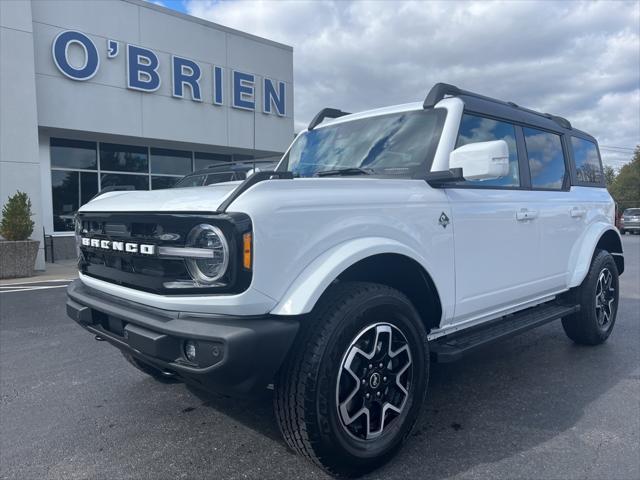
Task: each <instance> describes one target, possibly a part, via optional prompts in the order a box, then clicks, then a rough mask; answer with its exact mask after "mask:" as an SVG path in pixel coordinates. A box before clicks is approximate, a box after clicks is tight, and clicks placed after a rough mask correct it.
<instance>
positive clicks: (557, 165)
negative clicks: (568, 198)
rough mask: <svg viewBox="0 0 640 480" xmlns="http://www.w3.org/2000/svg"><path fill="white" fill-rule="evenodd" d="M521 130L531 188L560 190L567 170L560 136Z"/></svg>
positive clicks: (530, 129) (533, 130)
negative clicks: (527, 159) (529, 171)
mask: <svg viewBox="0 0 640 480" xmlns="http://www.w3.org/2000/svg"><path fill="white" fill-rule="evenodd" d="M522 130H523V132H524V142H525V145H526V147H527V157H528V158H529V169H530V170H531V186H532V187H533V188H540V189H544V190H562V186H563V185H564V180H565V177H566V174H567V169H566V167H565V163H564V153H563V151H562V142H561V140H560V135H556V134H555V133H549V132H544V131H542V130H538V129H535V128H523V129H522Z"/></svg>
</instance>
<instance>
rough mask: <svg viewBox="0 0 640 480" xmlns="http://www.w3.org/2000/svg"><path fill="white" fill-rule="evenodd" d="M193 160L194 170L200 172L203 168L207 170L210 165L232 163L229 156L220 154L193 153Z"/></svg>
mask: <svg viewBox="0 0 640 480" xmlns="http://www.w3.org/2000/svg"><path fill="white" fill-rule="evenodd" d="M193 158H194V169H195V170H202V169H203V168H207V167H209V166H211V165H220V164H222V163H231V161H232V157H231V155H223V154H221V153H205V152H195V153H194V155H193Z"/></svg>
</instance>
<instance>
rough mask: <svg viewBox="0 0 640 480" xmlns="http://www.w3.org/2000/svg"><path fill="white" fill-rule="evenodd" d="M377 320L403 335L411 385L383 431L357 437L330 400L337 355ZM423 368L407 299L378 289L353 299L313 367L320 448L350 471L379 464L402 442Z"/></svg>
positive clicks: (421, 345)
mask: <svg viewBox="0 0 640 480" xmlns="http://www.w3.org/2000/svg"><path fill="white" fill-rule="evenodd" d="M379 322H384V323H388V324H391V325H393V326H395V327H396V328H398V329H399V330H400V331H401V332H402V333H403V335H404V336H405V338H406V340H407V342H408V345H409V349H410V351H411V356H412V362H413V363H412V365H413V373H412V383H411V388H410V394H409V398H408V399H407V404H406V405H405V408H404V410H403V413H402V414H401V416H400V417H398V418H396V420H395V421H394V422H393V423H392V424H391V425H389V426H388V427H386V428H389V430H388V431H385V432H384V433H383V434H382V435H381V436H380V437H379V438H377V439H375V440H372V441H363V440H357V439H355V438H354V437H352V436H351V435H349V434H348V433H347V432H346V431H345V429H344V428H343V426H342V424H341V420H340V418H339V414H338V408H337V405H336V400H335V399H336V390H337V380H338V373H339V371H340V368H341V364H342V359H343V357H344V355H345V353H346V351H347V349H348V347H349V345H350V344H351V342H352V341H353V340H354V339H355V338H356V336H357V335H358V334H359V333H360V332H361V331H363V330H364V329H365V328H367V327H368V326H370V325H372V324H374V323H379ZM428 372H429V356H428V349H427V343H426V335H425V333H424V329H423V327H422V325H421V323H420V320H419V317H418V314H417V313H416V311H415V309H414V308H413V306H412V305H411V304H410V303H409V302H408V300H406V299H404V298H402V297H401V296H399V295H398V296H396V295H390V294H382V293H381V294H377V295H375V296H370V297H368V298H358V299H357V301H355V302H353V304H351V305H350V308H349V309H347V310H346V312H345V313H344V314H343V316H342V318H341V319H340V321H339V322H338V324H337V327H336V328H335V329H334V331H333V332H332V334H331V336H330V338H329V341H328V342H327V345H326V349H325V351H324V354H323V356H322V360H321V361H320V364H319V368H318V376H317V379H318V381H319V384H318V389H317V392H316V400H317V401H316V407H317V419H318V422H319V429H320V432H321V438H320V439H321V443H322V447H321V448H322V450H324V451H326V454H327V455H331V456H333V457H334V458H335V457H342V458H341V459H340V462H341V463H345V464H350V465H352V466H353V467H354V469H355V470H358V469H362V468H372V467H374V466H375V465H377V464H381V463H384V462H385V461H386V459H387V458H388V457H389V456H390V455H392V454H393V453H394V452H395V450H397V448H398V447H399V446H400V445H401V444H402V442H403V440H404V439H405V438H406V436H407V435H408V434H409V433H410V431H411V428H412V427H413V425H414V423H415V421H416V419H417V417H418V414H419V411H420V408H421V406H422V403H423V402H424V397H425V393H426V390H427V384H428ZM386 428H385V430H386Z"/></svg>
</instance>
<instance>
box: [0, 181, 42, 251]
mask: <svg viewBox="0 0 640 480" xmlns="http://www.w3.org/2000/svg"><path fill="white" fill-rule="evenodd" d="M32 216H33V212H32V211H31V200H30V199H29V195H27V194H26V193H24V192H20V191H17V192H16V194H15V195H13V196H11V197H9V200H8V201H7V203H5V205H4V207H2V220H1V221H0V235H2V236H3V237H4V238H5V239H7V240H12V241H19V240H27V239H28V238H29V237H30V236H31V234H32V233H33V225H34V222H33V220H31V217H32Z"/></svg>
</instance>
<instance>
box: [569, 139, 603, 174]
mask: <svg viewBox="0 0 640 480" xmlns="http://www.w3.org/2000/svg"><path fill="white" fill-rule="evenodd" d="M571 146H572V147H573V158H574V160H575V162H576V173H577V175H578V181H579V182H585V183H598V184H602V177H603V175H602V166H601V164H600V156H599V155H598V148H597V147H596V144H595V143H593V142H590V141H589V140H585V139H583V138H578V137H571Z"/></svg>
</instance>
